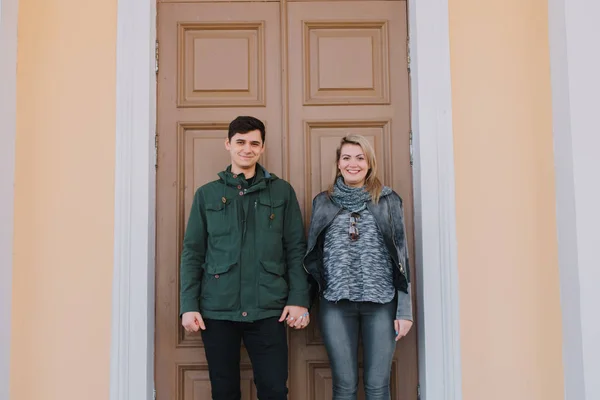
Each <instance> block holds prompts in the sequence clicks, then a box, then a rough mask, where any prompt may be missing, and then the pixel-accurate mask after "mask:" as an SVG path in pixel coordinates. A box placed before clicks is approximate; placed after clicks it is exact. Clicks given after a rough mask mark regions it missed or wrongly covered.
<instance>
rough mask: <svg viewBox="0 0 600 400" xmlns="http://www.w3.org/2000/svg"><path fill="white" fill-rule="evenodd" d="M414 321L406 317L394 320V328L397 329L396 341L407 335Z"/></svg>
mask: <svg viewBox="0 0 600 400" xmlns="http://www.w3.org/2000/svg"><path fill="white" fill-rule="evenodd" d="M412 325H413V323H412V321H408V320H406V319H397V320H395V321H394V330H395V331H396V339H395V340H396V342H397V341H398V340H400V339H401V338H403V337H404V336H406V335H407V334H408V331H410V328H411V327H412Z"/></svg>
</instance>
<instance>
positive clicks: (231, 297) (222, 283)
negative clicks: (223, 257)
mask: <svg viewBox="0 0 600 400" xmlns="http://www.w3.org/2000/svg"><path fill="white" fill-rule="evenodd" d="M236 265H237V263H236V264H206V265H205V266H204V277H203V279H202V289H201V291H200V294H201V296H200V308H201V309H204V310H209V311H229V310H235V309H236V308H239V297H240V285H239V276H238V275H239V269H237V268H235V266H236Z"/></svg>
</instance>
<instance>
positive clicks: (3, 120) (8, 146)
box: [0, 0, 19, 399]
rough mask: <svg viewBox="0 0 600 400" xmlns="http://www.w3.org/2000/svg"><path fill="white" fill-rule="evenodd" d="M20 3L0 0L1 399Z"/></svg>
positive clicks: (5, 375)
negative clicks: (18, 11)
mask: <svg viewBox="0 0 600 400" xmlns="http://www.w3.org/2000/svg"><path fill="white" fill-rule="evenodd" d="M18 4H19V2H18V0H0V399H8V398H9V393H8V388H9V384H10V378H9V376H10V330H11V324H10V321H11V303H12V264H13V258H12V254H13V224H14V216H13V214H14V196H15V139H16V120H17V117H16V111H17V10H18Z"/></svg>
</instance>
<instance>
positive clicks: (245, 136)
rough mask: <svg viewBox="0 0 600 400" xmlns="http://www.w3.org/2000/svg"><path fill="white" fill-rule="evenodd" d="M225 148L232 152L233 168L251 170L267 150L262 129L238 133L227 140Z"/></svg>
mask: <svg viewBox="0 0 600 400" xmlns="http://www.w3.org/2000/svg"><path fill="white" fill-rule="evenodd" d="M225 148H226V149H227V151H229V153H230V154H231V165H232V169H234V170H235V169H240V170H249V169H252V168H254V166H255V165H256V163H257V162H258V159H259V158H260V156H261V155H262V153H263V152H264V151H265V146H264V143H263V141H262V138H261V135H260V131H259V130H258V129H256V130H254V131H250V132H248V133H236V134H235V135H233V136H232V137H231V140H229V139H227V140H226V141H225Z"/></svg>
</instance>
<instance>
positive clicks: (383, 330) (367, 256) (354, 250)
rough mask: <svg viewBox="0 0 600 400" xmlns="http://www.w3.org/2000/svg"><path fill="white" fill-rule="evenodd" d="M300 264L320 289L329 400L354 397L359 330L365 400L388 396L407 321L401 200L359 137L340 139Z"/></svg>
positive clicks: (408, 306)
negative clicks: (333, 170)
mask: <svg viewBox="0 0 600 400" xmlns="http://www.w3.org/2000/svg"><path fill="white" fill-rule="evenodd" d="M304 264H305V266H306V269H307V271H308V272H309V273H310V275H311V276H312V278H314V281H315V283H316V284H315V287H316V288H318V292H319V297H320V310H319V312H320V315H319V318H320V322H321V333H322V335H323V339H324V342H325V347H326V349H327V353H328V355H329V360H330V362H331V369H332V378H333V398H334V400H340V399H344V400H345V399H356V393H357V389H358V343H359V334H360V335H361V338H362V344H363V360H364V362H363V365H364V384H365V395H366V399H367V400H374V399H389V398H390V370H391V366H392V358H393V356H394V349H395V346H396V342H397V341H398V340H399V339H400V338H402V337H403V336H405V335H406V334H407V333H408V331H409V330H410V328H411V326H412V319H413V318H412V302H411V294H410V293H411V292H410V281H409V270H408V249H407V244H406V232H405V227H404V215H403V210H402V200H401V199H400V196H398V194H396V193H395V192H394V191H393V190H392V189H390V188H389V187H387V186H383V185H382V184H381V182H380V181H379V179H378V178H377V162H376V160H375V152H374V151H373V148H372V146H371V144H370V143H369V141H368V140H367V139H365V138H364V137H363V136H359V135H349V136H346V137H344V138H343V139H342V141H341V144H340V147H338V149H337V157H336V177H335V180H334V182H333V184H332V185H331V187H330V189H329V190H328V191H327V192H323V193H320V194H318V195H317V196H316V197H315V198H314V200H313V209H312V217H311V224H310V229H309V234H308V251H307V253H306V256H305V258H304Z"/></svg>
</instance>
